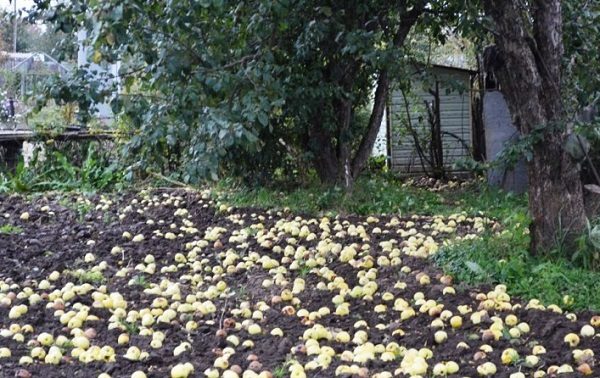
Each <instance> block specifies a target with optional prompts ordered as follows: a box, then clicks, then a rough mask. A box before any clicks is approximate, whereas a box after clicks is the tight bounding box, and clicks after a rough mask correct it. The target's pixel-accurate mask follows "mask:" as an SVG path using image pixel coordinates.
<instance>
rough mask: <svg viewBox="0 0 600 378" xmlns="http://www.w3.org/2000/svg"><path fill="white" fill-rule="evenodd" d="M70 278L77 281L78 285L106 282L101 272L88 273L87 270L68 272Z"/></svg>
mask: <svg viewBox="0 0 600 378" xmlns="http://www.w3.org/2000/svg"><path fill="white" fill-rule="evenodd" d="M70 275H71V277H73V278H74V279H76V280H77V282H78V283H80V284H83V283H89V284H102V283H104V282H105V281H106V278H105V277H104V275H103V274H102V272H98V271H91V270H90V271H88V270H76V271H72V272H70Z"/></svg>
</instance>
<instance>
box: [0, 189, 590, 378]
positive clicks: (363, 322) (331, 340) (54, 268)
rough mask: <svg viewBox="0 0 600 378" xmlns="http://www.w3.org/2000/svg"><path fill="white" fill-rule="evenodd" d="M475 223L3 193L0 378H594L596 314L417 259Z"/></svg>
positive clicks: (185, 198) (166, 199) (179, 195)
mask: <svg viewBox="0 0 600 378" xmlns="http://www.w3.org/2000/svg"><path fill="white" fill-rule="evenodd" d="M484 227H493V224H492V223H490V222H488V221H487V220H485V219H481V218H471V217H468V216H464V215H463V216H461V215H457V216H453V217H449V218H443V217H416V216H414V217H404V218H397V217H393V216H385V217H368V218H367V217H365V218H360V217H348V218H339V219H323V218H310V217H308V216H298V215H295V214H289V213H281V212H275V211H268V210H260V209H231V208H229V209H228V208H226V206H220V205H217V204H214V203H213V202H212V201H211V200H210V199H209V197H208V195H207V194H206V193H194V192H185V191H155V192H150V193H148V192H141V193H135V194H133V193H132V194H123V195H120V196H118V197H115V196H110V197H103V196H94V197H89V198H87V197H77V196H74V195H73V196H67V195H51V196H38V197H35V198H30V199H25V198H21V197H7V196H4V197H1V196H0V230H4V231H0V348H7V349H8V350H9V351H10V356H5V357H2V349H0V377H15V376H21V377H27V376H33V377H98V376H99V375H100V374H101V373H106V374H108V376H111V377H131V375H132V374H133V373H134V372H136V371H143V372H144V373H145V374H146V375H147V376H148V377H169V376H171V374H172V373H171V369H172V368H173V367H174V366H176V365H177V364H184V363H191V364H192V366H193V372H192V371H191V370H189V371H187V373H186V374H187V376H189V377H204V376H209V377H210V376H215V377H218V376H223V377H236V376H239V377H255V376H261V377H269V376H273V377H288V376H292V377H303V376H309V377H333V376H336V375H338V376H363V377H371V376H375V377H386V376H392V375H396V374H398V375H400V376H411V375H412V376H423V377H430V376H433V375H439V376H446V375H447V376H456V377H476V376H480V375H481V373H482V372H483V373H485V371H483V370H482V368H481V367H482V365H483V364H484V363H486V362H488V363H492V364H493V365H494V367H495V369H496V373H495V374H490V375H488V376H493V377H509V376H510V375H511V374H514V373H517V372H522V373H524V375H523V376H528V377H529V376H534V373H536V372H538V373H536V374H537V375H536V376H542V375H541V373H540V372H545V373H546V376H547V377H551V376H555V375H556V374H557V373H558V372H564V374H560V376H561V377H562V376H564V377H571V376H584V373H586V374H587V373H588V372H589V373H590V375H587V376H596V377H600V368H599V367H596V366H595V363H596V359H597V357H596V356H598V355H600V340H599V339H598V338H597V337H593V336H584V335H582V333H583V334H586V335H588V333H589V330H590V328H589V327H591V330H592V331H594V332H598V331H600V328H598V327H600V318H598V319H597V321H598V323H596V322H595V321H594V320H592V317H593V316H594V314H592V313H578V314H567V313H566V312H562V310H560V309H559V308H558V307H557V306H548V307H543V306H541V305H539V304H536V302H535V301H534V302H529V303H523V302H521V301H519V300H518V299H515V298H510V296H509V294H510V288H508V294H507V293H506V292H505V288H504V287H502V286H499V287H495V288H494V287H466V286H464V285H461V284H460V283H456V282H453V281H452V278H451V277H448V276H444V275H443V274H442V272H440V271H439V270H437V268H435V267H434V266H432V265H431V263H430V262H429V261H428V260H427V259H426V257H427V256H428V255H430V254H431V253H435V251H436V249H437V248H439V246H440V245H441V244H442V243H444V242H445V241H447V240H452V239H454V238H456V237H463V238H464V237H475V235H476V234H477V233H478V232H480V231H481V230H482V229H483V228H484ZM140 235H142V236H143V237H142V236H140ZM121 299H122V300H121ZM20 305H21V307H19V306H20ZM17 307H19V308H20V309H21V310H23V309H26V312H24V311H17V310H15V308H17ZM167 310H171V311H167ZM22 312H23V313H22ZM166 314H169V315H171V316H167V315H166ZM17 315H18V316H17ZM163 315H164V316H163ZM509 315H510V316H509ZM512 315H514V316H515V317H516V318H514V317H513V316H512ZM457 317H460V320H461V322H462V324H461V325H457V324H456V323H455V321H458V319H457ZM451 319H454V320H451ZM590 323H593V324H594V325H591V324H590ZM257 326H258V327H257ZM584 326H586V328H585V332H584V331H583V330H582V327H584ZM440 331H441V332H442V333H443V334H442V333H440ZM46 333H47V334H49V335H51V336H52V339H53V340H52V341H50V342H48V341H46V340H45V339H43V338H42V337H39V336H40V335H42V334H44V335H45V334H46ZM568 334H574V335H577V340H578V343H577V345H573V346H571V345H569V344H567V343H566V342H565V337H566V336H567V335H568ZM125 335H126V336H127V338H128V341H127V342H123V340H125V338H126V336H125ZM60 336H63V337H60ZM82 337H83V338H85V339H86V340H87V341H88V343H89V345H87V344H86V342H85V340H84V341H83V344H82V346H81V345H80V343H81V341H82V339H81V338H82ZM348 337H349V339H348ZM569 337H571V338H572V336H569ZM436 338H437V340H436ZM157 340H160V342H159V341H157ZM119 341H121V342H119ZM315 344H316V345H315ZM132 346H135V347H137V348H139V351H141V352H142V356H141V358H138V359H136V358H133V359H128V358H126V357H125V356H128V357H130V356H131V355H135V353H134V352H131V350H130V352H131V353H129V354H128V350H129V349H130V348H131V347H132ZM53 347H54V351H56V350H59V351H60V356H59V358H58V360H57V361H54V362H56V363H53V361H52V359H51V358H47V356H48V355H49V353H50V350H51V349H52V348H53ZM542 347H543V348H542ZM411 349H415V350H414V351H411ZM507 350H508V351H509V352H507ZM513 350H514V351H515V353H512V351H513ZM41 351H43V354H45V355H46V357H40V353H41ZM544 351H545V353H542V352H544ZM32 354H34V355H35V356H32ZM24 356H30V357H31V359H29V360H28V359H27V358H25V359H24V358H23V357H24ZM415 356H416V357H415ZM507 356H508V357H507ZM532 357H535V358H532ZM503 360H504V362H507V363H504V362H503ZM449 361H452V362H455V363H456V364H457V365H458V367H459V370H458V372H455V373H450V371H452V368H450V367H449V365H447V363H448V362H449ZM534 362H535V363H534ZM423 363H425V369H426V370H425V372H423V373H422V374H419V369H421V368H422V365H423ZM188 366H189V365H188ZM486 366H487V367H489V365H486ZM588 368H589V370H587V369H588ZM436 369H437V370H436ZM478 369H479V372H478ZM577 369H579V371H580V372H578V370H577ZM28 374H29V375H28ZM173 376H177V375H176V374H175V375H173ZM181 376H182V377H185V376H186V375H185V374H184V375H181Z"/></svg>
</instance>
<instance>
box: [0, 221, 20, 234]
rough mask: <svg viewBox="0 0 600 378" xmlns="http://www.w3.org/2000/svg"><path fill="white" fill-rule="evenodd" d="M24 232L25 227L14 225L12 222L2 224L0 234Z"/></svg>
mask: <svg viewBox="0 0 600 378" xmlns="http://www.w3.org/2000/svg"><path fill="white" fill-rule="evenodd" d="M21 232H23V229H22V228H21V227H19V226H13V225H12V224H4V225H2V226H0V235H16V234H20V233H21Z"/></svg>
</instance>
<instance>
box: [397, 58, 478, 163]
mask: <svg viewBox="0 0 600 378" xmlns="http://www.w3.org/2000/svg"><path fill="white" fill-rule="evenodd" d="M426 75H427V78H425V79H423V75H422V74H420V75H415V78H414V79H413V81H412V84H411V85H412V89H411V92H410V93H409V94H407V96H406V97H407V99H408V108H409V113H410V119H411V121H412V125H413V128H414V129H415V130H417V132H419V133H426V132H427V130H429V124H428V122H427V110H426V107H425V103H424V102H425V101H429V102H431V101H432V100H433V96H432V95H431V94H430V93H429V92H428V89H429V88H428V87H429V86H430V85H431V83H433V82H435V81H438V82H439V94H440V115H441V128H442V132H443V133H444V134H442V143H443V148H444V165H445V166H446V167H447V169H448V170H449V171H452V166H453V164H454V162H456V161H457V160H459V159H461V158H466V157H470V156H471V152H470V149H471V148H472V130H471V92H470V75H471V72H470V71H467V70H460V69H452V68H445V67H433V68H430V69H429V70H428V73H427V74H426ZM457 88H461V91H459V90H457ZM406 114H407V112H406V103H405V99H404V96H403V94H402V91H400V90H397V89H396V90H394V91H392V94H391V104H390V115H391V117H390V118H389V122H390V130H391V163H392V169H393V170H394V171H396V172H399V173H405V174H420V173H424V172H423V168H422V166H421V162H420V159H419V155H418V153H417V150H416V148H415V144H414V141H413V138H412V136H411V134H410V133H409V132H408V128H407V127H406V123H407V120H408V117H407V115H406ZM457 138H460V140H459V139H457ZM425 152H426V151H425Z"/></svg>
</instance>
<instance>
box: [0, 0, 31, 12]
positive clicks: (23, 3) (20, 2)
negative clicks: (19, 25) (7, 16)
mask: <svg viewBox="0 0 600 378" xmlns="http://www.w3.org/2000/svg"><path fill="white" fill-rule="evenodd" d="M12 1H13V2H14V1H16V2H17V9H22V8H31V7H32V6H33V0H12ZM13 7H14V4H13V3H12V2H11V1H10V0H0V8H2V9H5V10H12V9H13Z"/></svg>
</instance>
